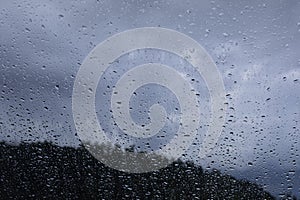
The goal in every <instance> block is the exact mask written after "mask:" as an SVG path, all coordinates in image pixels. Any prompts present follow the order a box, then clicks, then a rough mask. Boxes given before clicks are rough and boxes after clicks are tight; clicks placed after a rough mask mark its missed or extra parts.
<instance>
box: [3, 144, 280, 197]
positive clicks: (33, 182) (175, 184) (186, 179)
mask: <svg viewBox="0 0 300 200" xmlns="http://www.w3.org/2000/svg"><path fill="white" fill-rule="evenodd" d="M0 199H118V200H119V199H189V200H190V199H256V200H258V199H274V197H272V196H271V195H270V194H269V193H268V192H265V191H263V189H262V188H260V187H259V186H258V185H256V184H254V183H250V182H248V181H245V180H236V179H235V178H233V177H231V176H229V175H225V174H222V173H220V172H219V171H217V170H213V171H212V172H208V171H205V170H203V169H202V168H201V167H199V166H196V165H194V164H193V163H184V162H182V161H176V162H174V163H173V164H171V165H169V166H168V167H166V168H164V169H161V170H158V171H155V172H151V173H143V174H130V173H125V172H120V171H117V170H114V169H111V168H109V167H106V166H105V165H104V164H102V163H101V162H99V161H98V160H96V159H95V158H94V157H92V156H91V154H90V153H89V152H88V151H87V150H86V149H85V148H83V147H79V148H72V147H60V146H56V145H53V144H51V143H30V144H28V143H22V144H20V145H18V146H12V145H8V144H5V143H0Z"/></svg>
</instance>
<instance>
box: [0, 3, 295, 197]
mask: <svg viewBox="0 0 300 200" xmlns="http://www.w3.org/2000/svg"><path fill="white" fill-rule="evenodd" d="M0 5H1V6H0V65H1V68H0V70H1V73H0V87H1V95H0V101H1V104H0V111H1V112H0V133H1V135H0V140H4V141H6V142H10V143H13V144H18V143H19V142H20V141H27V142H32V141H45V140H47V141H53V142H56V143H57V144H59V145H68V146H78V144H80V140H79V138H78V136H77V134H76V130H75V126H74V121H73V117H72V102H71V98H72V90H73V84H74V80H75V77H76V73H77V71H78V70H79V67H80V65H81V63H82V61H83V59H84V58H85V57H86V56H87V54H88V53H89V52H90V51H91V50H92V49H93V48H94V47H95V46H96V45H97V44H99V43H100V42H101V41H103V40H105V39H106V38H108V37H110V36H112V35H114V34H116V33H120V32H122V31H125V30H128V29H132V28H138V27H164V28H169V29H173V30H176V31H179V32H181V33H184V34H186V35H188V36H189V37H191V38H193V39H194V40H196V41H197V42H198V43H199V44H201V45H202V46H203V47H204V48H205V50H206V51H207V52H208V53H209V54H210V56H211V57H212V59H213V60H214V61H215V63H216V65H217V67H218V69H219V71H220V73H221V75H222V78H223V81H224V86H225V90H226V94H227V95H226V102H227V104H228V109H227V114H226V123H225V125H224V129H223V131H222V134H221V137H220V138H219V141H218V144H217V146H216V147H215V148H214V150H213V151H212V152H211V154H210V155H209V156H208V157H206V158H204V159H200V158H199V157H198V156H197V155H198V154H197V152H198V151H199V146H200V144H201V134H202V133H200V135H199V139H198V140H196V141H195V145H193V146H191V148H190V149H189V151H188V153H187V156H186V159H192V160H194V161H195V162H197V163H199V164H200V165H202V166H204V167H205V168H208V169H209V168H217V169H221V170H222V171H224V172H226V173H230V174H232V175H235V176H236V177H239V178H245V179H249V180H251V181H254V182H256V183H258V184H261V185H263V186H264V188H265V189H266V190H268V191H271V192H272V193H273V194H277V195H278V193H280V192H282V191H291V192H293V193H294V194H296V195H298V196H300V157H299V156H300V155H299V154H300V139H299V138H300V130H299V129H300V125H299V119H300V105H299V104H300V54H299V52H300V15H299V13H300V2H299V1H296V0H291V1H271V0H269V1H258V0H255V1H251V2H248V1H233V0H231V1H226V2H225V1H219V0H216V1H196V0H194V1H185V2H181V1H170V0H169V1H168V0H166V1H147V2H146V1H135V0H133V1H108V0H107V1H102V0H99V1H96V0H89V1H58V0H53V1H38V0H30V1H8V0H4V1H1V3H0ZM158 54H161V52H158ZM137 55H141V56H143V55H157V52H156V53H153V52H151V51H150V53H149V51H148V53H147V52H146V53H145V52H140V53H138V54H137ZM168 56H169V57H168ZM168 56H167V58H165V59H166V60H164V61H165V62H170V65H175V63H176V58H172V56H171V55H169V54H168ZM133 57H134V56H133ZM128 58H131V57H130V56H129V57H128ZM126 59H127V58H126V56H125V57H124V58H123V61H122V59H121V64H125V63H126ZM172 59H173V60H172ZM127 60H128V59H127ZM122 66H123V67H124V65H122ZM122 66H119V67H120V69H121V67H122ZM115 67H116V68H117V67H118V66H115ZM175 68H176V67H175ZM199 81H200V83H199V85H198V87H199V88H200V86H201V87H202V86H203V84H201V77H200V78H199ZM156 87H157V86H156ZM161 89H163V88H159V87H157V88H156V90H153V91H158V90H161ZM147 90H148V91H149V88H148V89H147V88H141V91H140V93H143V92H144V93H146V92H147ZM199 90H201V94H202V93H203V94H204V95H203V99H201V100H204V101H205V100H206V99H207V89H206V88H205V87H202V89H201V88H200V89H199ZM158 93H159V95H158V96H159V98H161V99H163V98H170V99H173V104H174V106H176V105H177V103H176V98H175V97H174V96H172V94H171V93H169V92H168V91H167V90H166V91H164V92H158ZM153 95H156V94H154V93H153V92H152V94H149V95H148V96H147V101H146V103H145V105H146V104H147V105H148V104H151V102H153V101H154V100H153V99H155V98H158V97H153ZM141 99H144V100H145V96H141V98H140V99H139V98H135V99H134V98H133V99H132V102H131V104H132V106H133V107H134V106H136V107H138V106H137V105H135V104H138V102H139V101H140V100H141ZM206 103H207V102H206ZM173 104H172V105H173ZM201 105H202V104H201ZM165 106H167V105H165ZM146 107H147V106H146ZM206 107H207V106H206V105H205V102H204V104H203V109H205V108H206ZM168 109H170V108H168ZM170 110H171V109H170ZM138 111H139V109H138V108H136V112H138ZM133 115H134V114H133ZM133 118H134V119H135V120H137V121H138V120H141V118H138V117H133ZM99 119H102V118H101V116H100V117H99ZM142 119H145V120H146V117H145V116H144V117H142ZM177 126H178V124H176V123H175V125H174V124H173V125H170V127H168V129H166V130H168V131H170V132H172V130H173V129H175V128H176V127H177Z"/></svg>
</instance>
